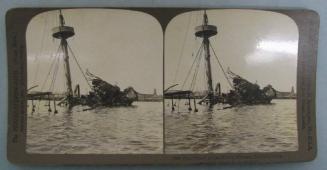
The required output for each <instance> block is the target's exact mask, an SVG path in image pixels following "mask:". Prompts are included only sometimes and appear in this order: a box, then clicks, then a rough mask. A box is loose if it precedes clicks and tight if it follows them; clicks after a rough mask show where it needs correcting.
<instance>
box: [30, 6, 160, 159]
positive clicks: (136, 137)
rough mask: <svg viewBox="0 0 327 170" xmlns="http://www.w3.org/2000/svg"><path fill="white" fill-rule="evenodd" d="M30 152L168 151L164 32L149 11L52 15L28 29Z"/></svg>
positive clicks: (68, 11) (45, 14) (65, 11)
mask: <svg viewBox="0 0 327 170" xmlns="http://www.w3.org/2000/svg"><path fill="white" fill-rule="evenodd" d="M26 45H27V47H26V48H27V88H28V90H27V112H26V113H27V136H26V140H27V141H26V152H27V153H36V154H133V153H135V154H153V153H163V96H162V92H163V90H162V89H163V56H162V52H163V32H162V28H161V26H160V24H159V22H158V21H157V20H156V19H155V18H154V17H152V16H151V15H149V14H146V13H142V12H137V11H131V10H118V9H63V10H51V11H47V12H43V13H40V14H38V15H36V16H35V17H33V18H32V19H31V21H30V23H29V25H28V28H27V30H26Z"/></svg>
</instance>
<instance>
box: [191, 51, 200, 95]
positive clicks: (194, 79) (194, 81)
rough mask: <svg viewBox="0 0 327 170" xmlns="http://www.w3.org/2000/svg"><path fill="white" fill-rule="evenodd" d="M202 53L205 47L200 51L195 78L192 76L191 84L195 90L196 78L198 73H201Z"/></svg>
mask: <svg viewBox="0 0 327 170" xmlns="http://www.w3.org/2000/svg"><path fill="white" fill-rule="evenodd" d="M202 53H203V48H202V49H201V51H200V53H199V56H200V57H199V58H198V60H197V63H196V67H195V71H194V75H193V78H192V81H191V86H190V90H193V89H194V87H195V84H196V78H197V75H198V73H199V70H200V69H199V67H200V63H201V60H202V58H203V56H202Z"/></svg>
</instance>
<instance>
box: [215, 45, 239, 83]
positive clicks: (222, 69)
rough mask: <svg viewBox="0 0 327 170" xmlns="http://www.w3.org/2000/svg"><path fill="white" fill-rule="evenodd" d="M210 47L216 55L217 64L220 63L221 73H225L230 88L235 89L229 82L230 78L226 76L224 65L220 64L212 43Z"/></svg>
mask: <svg viewBox="0 0 327 170" xmlns="http://www.w3.org/2000/svg"><path fill="white" fill-rule="evenodd" d="M209 45H210V47H211V49H212V51H213V54H214V56H215V58H216V59H217V62H218V64H219V67H220V69H221V71H222V72H223V74H224V77H225V78H226V80H227V82H228V84H229V86H230V87H231V88H232V89H234V88H233V85H232V83H231V82H230V81H229V79H228V76H227V74H226V72H225V70H224V68H223V66H222V64H221V63H220V61H219V59H218V56H217V54H216V52H215V50H214V49H213V47H212V45H211V43H209Z"/></svg>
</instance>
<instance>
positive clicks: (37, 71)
mask: <svg viewBox="0 0 327 170" xmlns="http://www.w3.org/2000/svg"><path fill="white" fill-rule="evenodd" d="M48 15H49V14H47V15H46V16H45V18H44V27H43V30H42V34H41V35H42V36H41V38H42V40H41V50H40V51H39V53H37V54H36V55H35V60H34V61H36V60H38V58H39V57H40V55H41V53H42V52H43V48H44V41H45V32H46V30H47V28H48V27H47V26H48ZM39 68H40V63H39V62H37V65H36V71H35V75H34V80H33V82H34V84H36V79H37V77H38V73H39Z"/></svg>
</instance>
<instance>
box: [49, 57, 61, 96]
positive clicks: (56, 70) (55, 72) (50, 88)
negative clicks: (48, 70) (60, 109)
mask: <svg viewBox="0 0 327 170" xmlns="http://www.w3.org/2000/svg"><path fill="white" fill-rule="evenodd" d="M59 66H60V57H58V58H57V62H56V65H55V68H54V72H53V76H52V80H51V84H50V87H49V91H53V90H54V84H55V81H56V78H57V74H58V70H59Z"/></svg>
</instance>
